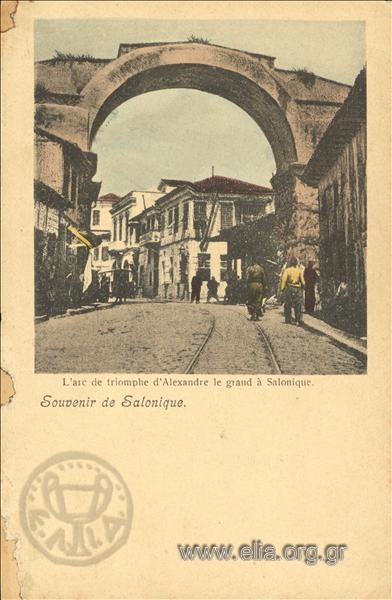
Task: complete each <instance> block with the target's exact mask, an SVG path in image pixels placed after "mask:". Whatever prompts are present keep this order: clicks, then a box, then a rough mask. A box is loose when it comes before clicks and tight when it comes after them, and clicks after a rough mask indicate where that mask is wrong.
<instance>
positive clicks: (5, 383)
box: [0, 369, 15, 406]
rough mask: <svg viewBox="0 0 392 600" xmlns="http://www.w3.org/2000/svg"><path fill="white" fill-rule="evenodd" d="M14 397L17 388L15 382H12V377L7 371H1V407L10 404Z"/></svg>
mask: <svg viewBox="0 0 392 600" xmlns="http://www.w3.org/2000/svg"><path fill="white" fill-rule="evenodd" d="M14 396H15V387H14V382H13V381H12V377H11V375H10V374H9V373H7V371H5V370H4V369H1V397H0V403H1V406H5V405H6V404H8V403H9V402H11V400H12V398H13V397H14Z"/></svg>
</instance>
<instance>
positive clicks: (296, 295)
mask: <svg viewBox="0 0 392 600" xmlns="http://www.w3.org/2000/svg"><path fill="white" fill-rule="evenodd" d="M304 287H305V280H304V276H303V273H302V269H301V268H300V267H299V266H298V262H297V259H296V258H291V259H290V260H289V262H288V263H287V267H286V269H285V270H284V271H283V275H282V280H281V283H280V289H281V291H282V292H284V318H285V322H286V323H291V309H292V308H294V315H295V320H296V321H297V324H298V325H301V323H302V290H303V288H304Z"/></svg>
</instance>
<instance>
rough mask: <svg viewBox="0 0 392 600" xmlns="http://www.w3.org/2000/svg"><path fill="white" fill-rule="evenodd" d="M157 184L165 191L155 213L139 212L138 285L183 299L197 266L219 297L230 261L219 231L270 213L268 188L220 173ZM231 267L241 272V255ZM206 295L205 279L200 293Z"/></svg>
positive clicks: (146, 290)
mask: <svg viewBox="0 0 392 600" xmlns="http://www.w3.org/2000/svg"><path fill="white" fill-rule="evenodd" d="M158 189H159V190H160V191H161V192H164V195H163V196H162V197H160V198H159V199H158V200H157V201H156V204H155V206H154V210H153V212H154V215H152V213H151V209H149V210H147V211H146V214H145V215H141V218H140V239H139V245H140V257H139V285H140V286H141V288H142V290H143V293H144V295H147V296H154V295H157V294H158V295H159V296H161V297H163V298H182V299H186V298H188V297H189V287H190V281H191V279H192V277H193V276H194V275H195V274H196V273H197V272H199V274H200V275H201V277H202V279H203V281H204V282H206V281H208V280H209V279H210V278H211V277H215V279H216V280H217V281H218V283H219V289H218V293H219V294H220V296H222V297H223V295H224V290H225V287H226V283H225V282H226V280H227V277H228V273H229V272H230V270H231V268H232V267H233V265H231V264H229V262H228V256H227V241H226V240H225V239H223V237H222V236H221V235H220V234H221V232H222V231H223V230H225V229H229V228H231V227H233V226H235V225H240V224H242V223H249V222H251V221H253V220H255V219H259V218H260V217H261V216H263V215H265V214H271V213H273V212H274V202H273V194H272V189H271V188H268V187H265V186H260V185H257V184H255V183H249V182H247V181H241V180H239V179H232V178H229V177H222V176H219V175H215V176H212V177H208V178H206V179H202V180H200V181H194V182H191V181H187V180H182V179H162V180H161V182H160V184H159V186H158ZM150 213H151V214H150ZM144 217H145V218H144ZM152 217H154V218H152ZM235 267H236V269H237V270H238V272H239V274H241V270H242V268H243V266H242V265H241V260H240V261H237V264H236V265H235ZM206 295H207V286H206V284H205V283H204V284H203V286H202V297H203V296H206Z"/></svg>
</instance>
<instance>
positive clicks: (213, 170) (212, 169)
mask: <svg viewBox="0 0 392 600" xmlns="http://www.w3.org/2000/svg"><path fill="white" fill-rule="evenodd" d="M212 177H214V165H212Z"/></svg>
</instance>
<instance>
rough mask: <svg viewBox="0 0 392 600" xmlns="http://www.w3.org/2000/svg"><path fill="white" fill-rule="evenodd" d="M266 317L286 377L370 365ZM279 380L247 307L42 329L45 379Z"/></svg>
mask: <svg viewBox="0 0 392 600" xmlns="http://www.w3.org/2000/svg"><path fill="white" fill-rule="evenodd" d="M283 321H284V319H283V315H282V311H281V308H271V309H269V310H267V312H266V314H265V316H264V317H263V319H262V321H261V323H260V324H261V325H262V329H263V331H264V334H265V336H266V337H267V339H268V341H269V343H270V346H271V348H272V350H273V354H274V356H275V359H276V361H277V363H278V365H279V367H280V370H281V372H282V373H284V374H320V375H323V374H359V373H363V372H365V370H366V364H365V362H364V361H363V360H361V359H360V358H357V357H356V356H354V355H353V354H351V353H350V352H349V351H347V350H345V349H343V348H340V347H338V346H337V345H335V344H334V343H333V341H332V340H331V339H330V338H328V337H327V336H324V335H321V334H319V333H315V332H312V331H309V330H308V329H307V328H301V327H296V326H294V325H285V324H284V322H283ZM211 330H212V332H211V335H210V337H209V339H208V341H206V343H205V346H204V347H203V349H202V351H201V352H200V355H199V357H198V358H197V361H196V362H195V364H194V367H193V368H192V371H191V372H193V373H206V374H208V373H221V374H224V373H231V374H235V373H238V374H240V373H249V374H267V373H276V369H275V368H274V364H273V360H271V353H270V352H268V347H267V345H266V343H265V340H264V339H263V336H262V333H261V331H260V327H259V324H258V323H253V322H250V321H249V320H248V318H247V313H246V309H245V307H244V306H222V305H216V304H215V305H213V304H211V305H209V304H199V305H191V304H184V303H174V302H173V303H158V302H138V301H134V302H131V303H128V304H126V305H122V306H115V307H112V308H108V309H106V310H95V311H93V312H89V313H86V314H79V315H74V316H67V317H62V318H54V319H50V320H49V321H46V322H43V323H38V324H37V325H36V371H37V372H41V373H65V372H74V373H83V372H84V373H88V372H90V373H91V372H99V373H116V372H122V373H125V372H127V373H143V372H144V373H185V372H187V369H188V368H189V365H190V363H191V361H192V359H193V357H194V355H195V353H196V352H197V351H198V349H199V348H200V346H201V344H202V343H203V341H204V340H205V339H206V336H207V335H208V333H209V332H210V331H211Z"/></svg>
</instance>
